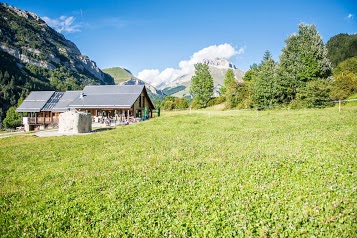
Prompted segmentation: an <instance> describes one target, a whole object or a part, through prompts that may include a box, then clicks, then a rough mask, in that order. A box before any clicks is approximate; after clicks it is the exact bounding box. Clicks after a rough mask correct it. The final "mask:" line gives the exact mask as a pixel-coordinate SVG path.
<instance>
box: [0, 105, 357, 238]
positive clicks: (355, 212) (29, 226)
mask: <svg viewBox="0 0 357 238" xmlns="http://www.w3.org/2000/svg"><path fill="white" fill-rule="evenodd" d="M356 145H357V107H347V108H343V110H342V111H341V112H340V113H339V112H338V108H336V107H335V108H328V109H319V110H316V109H315V110H271V111H259V112H256V111H205V110H202V111H195V112H192V113H190V112H189V111H183V112H173V113H166V112H164V113H162V116H161V117H156V118H153V119H151V120H149V121H145V122H141V123H138V124H135V125H130V126H121V127H117V128H115V129H112V130H105V131H101V132H96V133H93V134H90V135H84V136H62V137H47V138H42V137H41V138H40V137H36V136H33V135H27V136H14V137H9V138H3V139H0V164H1V166H0V236H1V237H191V236H194V237H233V236H234V237H249V236H252V237H287V236H290V237H300V236H302V237H355V236H356V234H357V146H356Z"/></svg>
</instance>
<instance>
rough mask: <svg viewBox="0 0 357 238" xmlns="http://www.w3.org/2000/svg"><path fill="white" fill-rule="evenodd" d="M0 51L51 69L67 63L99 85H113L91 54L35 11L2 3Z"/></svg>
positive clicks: (65, 65)
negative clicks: (86, 52) (83, 50)
mask: <svg viewBox="0 0 357 238" xmlns="http://www.w3.org/2000/svg"><path fill="white" fill-rule="evenodd" d="M0 50H2V51H4V52H6V53H8V54H10V55H12V56H13V57H15V58H17V59H18V60H20V62H21V63H23V64H31V65H35V66H37V67H42V68H45V69H48V70H54V69H55V68H58V67H61V66H64V67H67V68H68V69H70V70H72V71H74V72H77V73H81V74H84V75H91V76H89V77H92V78H93V79H94V80H97V81H98V83H99V84H114V80H113V78H112V77H110V76H109V75H107V74H105V73H103V72H102V71H101V70H100V69H99V68H98V66H97V65H96V63H95V62H94V61H92V60H91V59H90V58H89V57H88V56H85V55H82V54H81V52H80V50H79V49H78V48H77V46H76V45H75V44H74V43H73V42H71V41H69V40H67V39H66V38H65V37H64V36H63V35H62V34H60V33H58V32H57V31H55V30H53V29H52V28H51V27H49V26H48V25H47V24H46V22H45V21H43V20H42V19H41V18H40V17H39V16H37V15H36V14H35V13H32V12H28V11H24V10H21V9H19V8H16V7H13V6H9V5H7V4H3V3H0Z"/></svg>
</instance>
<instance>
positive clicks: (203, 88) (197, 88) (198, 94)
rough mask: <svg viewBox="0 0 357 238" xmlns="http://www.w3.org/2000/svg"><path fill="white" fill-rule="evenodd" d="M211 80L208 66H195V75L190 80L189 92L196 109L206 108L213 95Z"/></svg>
mask: <svg viewBox="0 0 357 238" xmlns="http://www.w3.org/2000/svg"><path fill="white" fill-rule="evenodd" d="M213 89H214V87H213V78H212V76H211V73H210V72H209V68H208V65H206V64H202V63H198V64H195V75H194V76H192V78H191V88H190V92H191V94H192V96H193V101H194V103H195V104H196V105H197V107H206V106H207V102H208V101H209V100H210V98H211V97H212V95H213Z"/></svg>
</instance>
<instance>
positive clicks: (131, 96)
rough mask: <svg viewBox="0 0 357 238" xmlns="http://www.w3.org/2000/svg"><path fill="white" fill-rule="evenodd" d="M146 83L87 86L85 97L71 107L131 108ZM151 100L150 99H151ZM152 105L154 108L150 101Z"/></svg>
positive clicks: (84, 92)
mask: <svg viewBox="0 0 357 238" xmlns="http://www.w3.org/2000/svg"><path fill="white" fill-rule="evenodd" d="M143 90H145V86H144V85H105V86H104V85H103V86H101V85H100V86H86V87H85V88H84V89H83V97H78V98H76V99H75V100H74V101H73V102H71V103H70V104H69V105H68V106H69V107H70V108H131V106H132V105H133V104H134V103H135V101H136V99H137V98H138V97H139V96H140V94H141V92H142V91H143ZM149 100H150V99H149ZM150 105H151V106H152V108H154V106H153V104H152V103H151V101H150Z"/></svg>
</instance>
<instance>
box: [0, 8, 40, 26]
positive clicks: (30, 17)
mask: <svg viewBox="0 0 357 238" xmlns="http://www.w3.org/2000/svg"><path fill="white" fill-rule="evenodd" d="M0 4H1V6H3V7H5V8H7V9H8V10H9V11H12V12H14V13H16V14H17V15H19V16H20V17H23V18H26V19H28V20H35V21H38V22H40V23H43V24H46V23H45V22H44V21H43V20H42V19H41V18H40V17H39V16H37V15H36V14H35V13H33V12H28V11H24V10H21V9H19V8H17V7H13V6H10V5H7V4H6V3H0Z"/></svg>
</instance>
